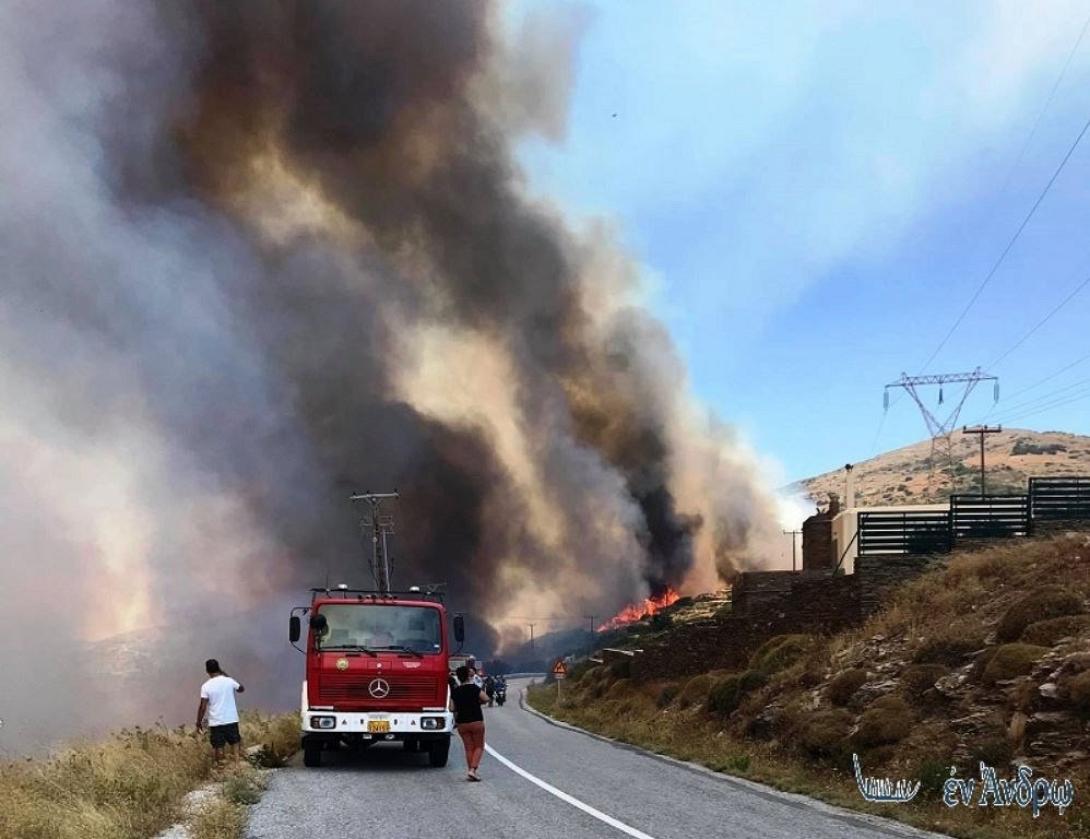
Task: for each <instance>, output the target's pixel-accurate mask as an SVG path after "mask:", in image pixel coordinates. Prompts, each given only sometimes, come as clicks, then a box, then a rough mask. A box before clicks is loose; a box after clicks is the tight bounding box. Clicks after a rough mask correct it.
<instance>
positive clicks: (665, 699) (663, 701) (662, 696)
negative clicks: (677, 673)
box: [655, 685, 678, 708]
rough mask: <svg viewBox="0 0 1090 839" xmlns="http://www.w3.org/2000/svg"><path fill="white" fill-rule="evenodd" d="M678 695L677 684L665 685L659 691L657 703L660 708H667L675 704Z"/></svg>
mask: <svg viewBox="0 0 1090 839" xmlns="http://www.w3.org/2000/svg"><path fill="white" fill-rule="evenodd" d="M677 695H678V686H677V685H663V687H662V690H660V691H659V695H658V699H656V700H655V704H656V705H657V706H658V707H660V708H666V707H667V706H669V705H672V704H673V702H674V700H675V699H676V698H677Z"/></svg>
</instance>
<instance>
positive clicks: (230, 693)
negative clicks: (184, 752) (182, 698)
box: [197, 658, 246, 766]
mask: <svg viewBox="0 0 1090 839" xmlns="http://www.w3.org/2000/svg"><path fill="white" fill-rule="evenodd" d="M204 669H205V671H206V672H207V673H208V681H207V682H205V683H204V684H203V685H201V704H200V707H199V708H198V709H197V731H198V732H200V731H204V721H205V717H206V716H207V718H208V740H209V742H211V744H212V753H213V754H214V755H215V757H216V765H217V766H222V765H223V747H224V746H230V747H231V757H232V759H233V760H234V761H235V763H238V762H239V758H240V752H241V750H242V735H241V734H239V731H238V706H237V705H235V693H236V692H238V693H242V692H243V691H245V690H246V688H244V687H243V686H242V685H240V684H239V683H238V682H236V681H235V680H234V679H232V678H231V677H230V676H228V675H227V674H226V673H224V672H223V671H222V670H220V663H219V662H218V661H216V659H214V658H210V659H208V661H206V662H205V663H204Z"/></svg>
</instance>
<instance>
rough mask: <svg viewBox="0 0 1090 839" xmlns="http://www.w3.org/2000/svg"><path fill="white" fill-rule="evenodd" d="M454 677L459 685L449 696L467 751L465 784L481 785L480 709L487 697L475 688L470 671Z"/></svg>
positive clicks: (481, 736)
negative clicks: (478, 783) (478, 771)
mask: <svg viewBox="0 0 1090 839" xmlns="http://www.w3.org/2000/svg"><path fill="white" fill-rule="evenodd" d="M455 673H456V674H457V676H458V683H459V684H458V687H456V688H455V689H454V690H453V691H452V692H451V694H450V710H451V711H453V712H454V726H455V728H457V729H458V736H459V737H461V738H462V745H463V746H464V747H465V750H466V780H468V781H479V780H481V776H480V775H478V774H477V769H478V768H479V767H480V765H481V758H482V757H483V756H484V711H482V710H481V706H482V705H484V704H485V703H487V702H488V696H486V695H485V692H484V691H483V690H481V689H480V687H479V686H477V685H475V684H473V681H472V677H471V675H470V670H469V668H468V667H466V666H465V665H463V666H461V667H459V668H458V669H457V670H456V671H455Z"/></svg>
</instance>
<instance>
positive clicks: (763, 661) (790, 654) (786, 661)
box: [749, 635, 813, 676]
mask: <svg viewBox="0 0 1090 839" xmlns="http://www.w3.org/2000/svg"><path fill="white" fill-rule="evenodd" d="M812 646H813V639H812V638H811V637H810V636H809V635H777V636H776V637H774V638H769V639H768V640H767V641H765V642H764V643H763V644H762V645H761V646H760V647H759V648H758V649H757V652H755V653H754V654H753V658H752V659H751V660H750V662H749V667H750V670H756V671H760V672H761V673H763V674H765V675H766V676H771V675H772V674H773V673H778V672H780V671H781V670H785V669H787V668H788V667H790V666H791V665H792V664H794V663H795V662H796V661H798V660H799V659H800V658H802V657H803V656H804V655H805V654H806V653H807V652H808V651H809V650H810V648H811V647H812Z"/></svg>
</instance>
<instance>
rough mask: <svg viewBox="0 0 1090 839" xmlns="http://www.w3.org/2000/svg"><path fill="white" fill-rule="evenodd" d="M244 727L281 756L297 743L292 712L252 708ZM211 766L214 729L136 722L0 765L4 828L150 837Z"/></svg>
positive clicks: (72, 837) (36, 833) (65, 836)
mask: <svg viewBox="0 0 1090 839" xmlns="http://www.w3.org/2000/svg"><path fill="white" fill-rule="evenodd" d="M242 730H243V742H244V744H249V745H253V744H256V743H261V744H263V745H265V746H266V751H267V752H268V754H270V755H273V756H278V757H277V759H279V758H283V757H284V756H287V755H290V754H291V753H292V752H293V751H294V750H295V748H296V746H297V743H298V736H299V734H298V731H299V729H298V719H297V717H296V716H295V715H293V714H285V715H281V716H275V717H266V716H262V715H259V714H246V715H244V718H243V723H242ZM211 774H212V755H211V750H210V748H209V746H208V741H207V737H201V738H198V737H196V736H194V732H193V731H192V730H191V729H190V730H186V729H182V728H178V729H166V728H161V727H160V728H153V729H143V728H134V729H131V730H125V731H122V732H120V733H119V734H117V735H115V736H114V737H113V738H112V739H110V740H106V741H103V742H98V743H81V744H77V745H73V746H71V747H70V748H68V749H66V750H64V751H62V752H60V753H58V754H57V755H56V756H54V757H52V758H50V759H48V760H28V761H24V762H22V763H13V764H9V765H7V766H4V767H2V768H0V836H3V837H9V836H10V837H19V839H146V837H149V836H154V835H155V834H156V833H158V832H159V831H161V830H163V829H165V828H166V827H169V826H170V825H171V824H173V823H174V822H175V821H177V819H178V818H179V815H180V813H179V807H180V805H181V801H182V798H183V797H184V796H185V794H186V793H188V792H190V791H191V790H193V789H195V788H196V787H198V786H200V785H201V784H202V783H203V782H205V781H206V780H207V779H208V778H210V777H211ZM209 835H210V836H211V835H215V834H209Z"/></svg>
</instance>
